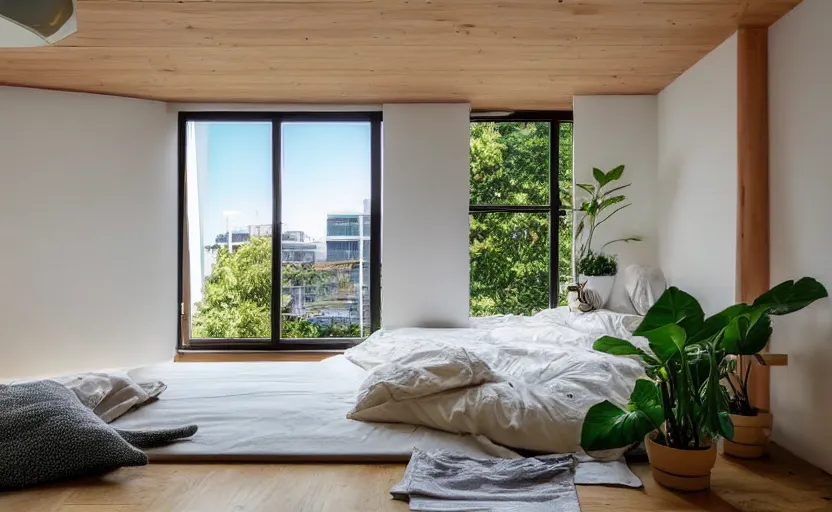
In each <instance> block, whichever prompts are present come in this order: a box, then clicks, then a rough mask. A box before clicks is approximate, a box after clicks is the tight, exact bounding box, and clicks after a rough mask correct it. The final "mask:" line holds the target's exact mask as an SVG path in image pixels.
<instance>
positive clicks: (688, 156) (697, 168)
mask: <svg viewBox="0 0 832 512" xmlns="http://www.w3.org/2000/svg"><path fill="white" fill-rule="evenodd" d="M658 119H659V125H658V126H659V130H658V133H659V139H658V140H659V144H658V155H659V159H658V182H657V185H658V190H657V191H656V192H657V199H658V215H657V219H658V221H659V237H658V238H659V260H660V262H661V267H662V270H663V271H664V273H665V275H666V277H667V279H668V282H669V283H671V284H673V285H675V286H678V287H680V288H682V289H683V290H685V291H687V292H689V293H691V294H693V296H694V297H696V298H697V299H699V301H700V303H701V304H702V307H703V308H704V309H705V311H706V312H707V313H716V312H718V311H720V310H722V309H723V308H725V307H727V306H729V305H731V304H733V303H734V299H735V289H736V267H737V260H736V256H737V36H736V34H735V35H733V36H731V38H729V39H728V40H727V41H725V42H724V43H722V45H720V46H719V47H718V48H717V49H716V50H714V51H713V52H711V53H709V54H708V55H707V56H705V58H703V59H702V60H701V61H699V62H698V63H697V64H696V65H695V66H693V67H692V68H690V69H689V70H688V71H686V72H685V73H684V74H683V75H682V76H680V77H679V78H678V79H676V81H674V82H673V83H672V84H670V85H669V86H668V87H667V88H666V89H665V90H664V91H662V92H661V93H660V94H659V110H658Z"/></svg>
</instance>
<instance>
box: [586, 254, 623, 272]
mask: <svg viewBox="0 0 832 512" xmlns="http://www.w3.org/2000/svg"><path fill="white" fill-rule="evenodd" d="M617 271H618V261H617V260H616V257H615V255H613V254H604V253H595V252H590V253H589V254H587V255H586V256H584V257H583V258H581V260H580V261H578V274H581V275H585V276H614V275H615V273H616V272H617Z"/></svg>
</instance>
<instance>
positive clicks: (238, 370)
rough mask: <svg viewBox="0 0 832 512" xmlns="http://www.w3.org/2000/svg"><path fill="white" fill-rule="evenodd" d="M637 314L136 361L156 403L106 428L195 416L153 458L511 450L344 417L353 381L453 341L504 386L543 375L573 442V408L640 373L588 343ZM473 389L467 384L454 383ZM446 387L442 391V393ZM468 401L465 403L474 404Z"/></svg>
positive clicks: (362, 385)
mask: <svg viewBox="0 0 832 512" xmlns="http://www.w3.org/2000/svg"><path fill="white" fill-rule="evenodd" d="M639 321H640V318H639V317H636V316H633V315H620V314H616V313H612V312H608V311H599V312H593V313H588V314H576V313H570V312H569V311H568V310H567V309H566V308H559V309H555V310H547V311H544V312H542V313H540V314H538V315H535V316H533V317H515V316H501V317H490V318H487V319H475V320H473V321H472V327H471V328H470V329H400V330H395V331H380V332H378V333H376V334H374V335H373V336H371V337H370V338H368V340H366V341H365V342H364V343H362V344H361V345H359V346H358V347H356V348H354V349H351V350H349V351H347V352H346V353H345V354H344V355H339V356H336V357H333V358H330V359H327V360H325V361H322V362H286V363H187V364H184V363H167V364H162V365H155V366H150V367H145V368H138V369H135V370H132V371H130V372H129V375H130V377H131V378H133V379H134V380H136V381H154V380H161V381H164V382H165V383H166V384H167V386H168V388H167V390H166V392H165V393H164V394H163V395H162V396H161V397H160V399H159V400H158V401H157V402H156V403H153V404H150V405H147V406H145V407H142V408H140V409H138V410H135V411H133V412H131V413H129V414H127V415H125V416H123V417H122V418H120V419H119V420H118V421H117V422H116V424H115V425H116V426H117V427H119V428H125V429H131V428H158V427H163V426H173V425H181V424H187V423H195V424H197V425H199V427H200V430H199V432H198V433H197V435H196V436H194V437H193V438H192V439H190V440H187V441H183V442H179V443H175V444H172V445H169V446H165V447H160V448H154V449H152V450H150V451H149V452H148V454H149V456H150V458H151V460H153V461H198V460H212V461H237V460H245V461H322V462H334V461H347V462H398V461H402V462H404V461H407V460H408V458H409V457H410V454H411V452H412V450H413V449H414V448H416V447H418V448H421V449H423V450H431V449H448V450H453V451H458V452H464V453H467V454H470V455H475V456H477V455H491V456H510V454H512V453H513V451H511V450H506V449H505V448H503V447H502V446H499V445H497V444H494V443H492V442H491V441H490V439H493V438H494V437H493V436H485V435H482V432H477V431H470V429H469V431H466V429H464V428H463V429H455V428H442V429H441V430H440V429H437V428H430V427H431V426H434V427H435V426H436V425H432V424H431V423H430V422H420V421H412V418H395V417H393V418H388V419H385V420H382V421H383V422H379V421H378V420H376V421H356V420H355V419H347V416H348V415H351V416H353V417H355V415H356V409H357V401H356V395H357V390H362V389H366V386H367V383H368V382H370V381H372V377H373V376H374V375H375V376H376V377H377V376H378V375H379V372H381V371H382V370H385V369H388V370H389V368H390V367H391V365H392V366H396V364H397V362H401V361H409V362H410V363H412V364H411V365H410V366H409V367H407V368H409V369H412V368H413V367H414V365H415V366H416V367H419V365H421V364H422V362H423V361H422V362H420V359H419V356H420V355H424V354H429V355H430V356H431V357H433V356H435V355H436V353H437V351H439V352H441V351H443V350H447V349H449V348H451V349H452V351H460V350H461V351H462V352H464V353H467V354H471V355H472V357H474V358H479V359H480V360H482V361H484V362H486V363H487V364H488V365H490V367H491V368H492V370H494V371H495V372H497V373H499V374H500V375H509V376H512V377H511V379H512V381H513V382H512V384H511V387H515V388H516V387H518V383H521V381H523V382H532V381H541V380H544V381H546V382H549V381H551V382H553V383H555V384H556V386H555V389H557V392H558V393H560V394H563V393H567V394H569V395H570V396H571V397H572V398H571V399H570V401H571V402H572V403H571V404H568V406H567V409H568V410H567V411H566V413H564V414H560V416H559V417H558V418H559V419H558V420H557V421H558V422H562V421H565V422H567V423H568V426H567V427H564V428H560V426H558V428H557V429H555V431H554V432H555V433H556V434H557V437H564V436H565V437H564V439H561V440H558V441H557V442H559V443H561V445H559V446H564V447H566V448H569V449H568V450H566V449H564V450H559V451H576V449H579V447H578V446H577V442H578V441H579V438H578V437H577V436H576V434H575V432H576V428H577V429H578V431H579V427H580V421H581V410H582V409H586V408H588V407H589V406H591V405H592V403H595V402H597V401H600V400H603V399H606V398H611V399H616V400H619V401H620V400H622V399H623V398H625V397H626V396H628V395H629V393H630V391H631V389H632V386H633V385H634V382H635V379H636V378H638V376H639V375H640V372H641V367H640V365H639V364H638V363H636V362H635V361H629V360H627V359H626V358H612V357H609V356H606V355H604V354H600V353H597V352H594V351H592V350H591V349H590V347H591V344H592V342H593V341H594V340H595V339H597V338H598V337H600V336H602V335H605V334H609V335H616V336H620V337H629V336H630V334H629V333H630V332H631V331H632V330H633V329H634V328H635V326H636V325H637V324H638V322H639ZM588 361H589V362H588ZM399 366H401V365H399ZM422 368H424V366H422ZM429 369H431V370H432V369H434V368H429ZM382 373H383V372H382ZM475 387H476V386H472V385H470V383H468V384H465V385H464V386H463V387H462V388H460V389H462V390H471V389H473V388H475ZM447 391H448V390H444V391H443V393H440V395H441V396H447V395H448V393H447ZM417 394H418V393H417ZM415 398H416V399H417V401H418V400H419V399H422V398H425V395H420V396H416V397H415ZM394 402H398V403H399V405H401V403H402V402H403V401H396V400H394ZM561 406H563V404H562V403H561V404H560V405H558V407H561ZM419 407H423V406H419ZM423 408H424V407H423ZM477 409H479V406H478V405H477V404H472V410H477ZM365 410H367V409H365ZM583 412H585V411H583ZM394 414H395V412H394ZM357 419H361V418H357ZM473 419H474V420H476V421H481V420H477V419H476V418H473ZM468 421H472V418H470V417H469V418H468ZM442 430H447V431H442ZM474 430H476V426H475V428H474ZM521 432H522V429H521ZM514 433H515V434H516V432H514ZM498 437H499V436H498ZM503 444H507V443H503ZM508 444H510V443H508ZM520 448H523V447H522V446H520ZM548 451H552V450H548Z"/></svg>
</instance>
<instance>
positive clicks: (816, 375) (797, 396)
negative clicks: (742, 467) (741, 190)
mask: <svg viewBox="0 0 832 512" xmlns="http://www.w3.org/2000/svg"><path fill="white" fill-rule="evenodd" d="M830 20H832V2H830V1H829V0H805V1H804V2H803V3H802V4H800V5H798V6H797V7H796V8H795V9H794V10H793V11H791V12H790V13H789V14H787V15H786V16H785V17H784V18H782V19H781V20H780V21H779V22H777V23H776V24H775V25H774V26H772V27H771V28H770V29H769V80H770V92H769V94H770V99H769V101H770V114H771V132H770V133H771V145H770V151H771V170H770V177H771V178H770V179H771V183H770V185H771V281H772V284H776V283H779V282H781V281H783V280H785V279H793V278H798V277H802V276H811V277H814V278H816V279H818V280H819V281H820V282H821V283H823V284H824V285H825V286H826V287H827V288H828V289H830V290H832V227H830V221H832V201H830V197H829V193H830V191H831V190H832V170H831V169H830V162H832V57H830V56H832V31H830V30H829V23H830ZM772 350H773V351H774V352H785V353H787V354H789V366H787V367H785V368H773V369H772V370H771V374H772V376H771V382H772V396H771V404H772V409H773V411H774V415H775V416H774V418H775V419H774V422H775V428H774V439H775V440H776V441H777V442H778V443H780V444H782V445H783V446H785V447H786V448H787V449H789V450H790V451H792V452H794V453H795V454H797V455H798V456H800V457H802V458H804V459H806V460H808V461H809V462H812V463H813V464H815V465H817V466H819V467H821V468H823V469H824V470H826V471H828V472H832V435H830V433H829V425H830V424H832V371H830V368H832V300H830V299H825V300H823V301H821V302H819V303H816V304H814V305H812V306H811V307H810V308H808V309H807V310H804V311H801V312H799V313H795V314H793V315H791V316H789V317H784V318H780V319H777V320H776V321H775V325H774V337H773V338H772Z"/></svg>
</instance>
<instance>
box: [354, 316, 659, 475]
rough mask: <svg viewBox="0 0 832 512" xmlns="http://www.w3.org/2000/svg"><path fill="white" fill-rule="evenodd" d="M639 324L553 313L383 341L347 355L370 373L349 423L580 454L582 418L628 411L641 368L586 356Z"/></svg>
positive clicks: (409, 332)
mask: <svg viewBox="0 0 832 512" xmlns="http://www.w3.org/2000/svg"><path fill="white" fill-rule="evenodd" d="M640 320H641V317H637V316H632V315H622V314H618V313H613V312H610V311H594V312H590V313H573V312H570V311H569V310H568V309H567V308H558V309H554V310H546V311H543V312H541V313H539V314H537V315H535V316H533V317H517V316H502V317H490V318H485V319H474V320H472V329H398V330H394V331H381V332H378V333H376V334H374V335H373V336H371V337H370V338H368V339H367V340H366V341H365V342H364V343H362V344H360V345H358V346H357V347H355V348H352V349H350V350H348V351H347V352H346V353H345V354H344V355H345V357H346V358H347V359H349V360H350V361H352V362H353V363H355V364H356V365H358V366H360V367H361V368H364V369H366V370H369V371H370V373H369V375H368V376H367V378H366V379H365V380H364V382H363V383H362V385H361V388H360V390H359V396H358V399H357V400H356V403H355V406H354V407H353V409H352V411H350V413H349V415H348V417H349V418H351V419H356V420H361V421H371V422H398V423H406V424H413V425H423V426H428V427H432V428H435V429H438V430H442V431H445V432H452V433H460V434H474V435H482V436H485V437H487V438H488V439H490V440H492V441H494V442H495V443H498V444H501V445H504V446H508V447H511V448H516V449H525V450H533V451H537V452H544V453H572V452H580V451H581V448H580V435H581V427H582V424H583V419H584V417H585V415H586V412H587V411H588V410H589V408H590V407H592V406H593V405H594V404H596V403H599V402H601V401H603V400H611V401H613V402H617V403H626V401H627V399H628V397H629V395H630V393H631V392H632V389H633V387H634V385H635V381H636V379H638V378H639V377H640V376H642V375H643V369H642V366H641V364H640V363H639V362H637V361H635V360H632V359H629V358H623V357H615V356H610V355H607V354H602V353H600V352H596V351H594V350H592V349H591V346H592V344H593V343H594V342H595V340H596V339H598V338H599V337H600V336H603V335H611V336H616V337H619V338H624V339H631V338H632V335H631V331H632V330H634V329H635V327H636V326H637V325H638V323H639V322H640ZM622 453H623V450H622V451H616V452H614V453H612V452H611V453H608V454H604V455H605V456H606V457H609V458H612V459H617V458H619V457H620V456H621V455H622Z"/></svg>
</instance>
